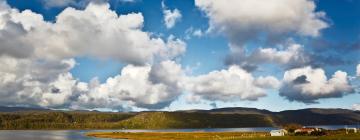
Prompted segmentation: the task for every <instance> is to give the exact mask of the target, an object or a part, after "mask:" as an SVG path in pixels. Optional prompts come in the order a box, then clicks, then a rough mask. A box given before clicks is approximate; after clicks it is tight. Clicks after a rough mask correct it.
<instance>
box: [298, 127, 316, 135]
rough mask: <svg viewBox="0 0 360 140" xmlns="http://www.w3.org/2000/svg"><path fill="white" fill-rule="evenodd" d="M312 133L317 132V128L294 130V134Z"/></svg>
mask: <svg viewBox="0 0 360 140" xmlns="http://www.w3.org/2000/svg"><path fill="white" fill-rule="evenodd" d="M319 130H320V129H319ZM314 131H318V129H317V128H300V129H296V130H295V131H294V132H295V133H308V134H310V133H311V132H314Z"/></svg>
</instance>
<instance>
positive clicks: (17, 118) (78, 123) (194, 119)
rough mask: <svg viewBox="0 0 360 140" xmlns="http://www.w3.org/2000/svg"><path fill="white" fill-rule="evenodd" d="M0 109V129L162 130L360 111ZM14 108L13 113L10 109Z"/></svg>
mask: <svg viewBox="0 0 360 140" xmlns="http://www.w3.org/2000/svg"><path fill="white" fill-rule="evenodd" d="M5 108H6V107H1V108H0V109H1V110H6V111H2V112H1V113H0V129H123V128H125V129H126V128H127V129H130V128H131V129H162V128H235V127H269V126H281V125H284V124H288V123H298V124H302V125H337V124H338V125H344V124H357V123H358V122H360V112H358V111H352V110H345V109H302V110H289V111H282V112H271V111H268V110H259V109H255V108H221V109H213V110H185V111H176V112H136V113H120V112H119V113H113V112H97V111H54V110H47V109H29V108H6V109H5ZM12 109H14V110H12Z"/></svg>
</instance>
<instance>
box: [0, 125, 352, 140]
mask: <svg viewBox="0 0 360 140" xmlns="http://www.w3.org/2000/svg"><path fill="white" fill-rule="evenodd" d="M314 127H321V128H325V129H329V130H334V129H340V128H345V127H357V126H356V125H347V126H345V125H326V126H314ZM274 129H277V128H274V127H254V128H207V129H158V130H140V129H137V130H47V131H45V130H0V140H74V139H75V140H78V139H80V140H109V139H97V138H91V137H86V136H85V133H88V132H112V131H118V132H270V131H271V130H274Z"/></svg>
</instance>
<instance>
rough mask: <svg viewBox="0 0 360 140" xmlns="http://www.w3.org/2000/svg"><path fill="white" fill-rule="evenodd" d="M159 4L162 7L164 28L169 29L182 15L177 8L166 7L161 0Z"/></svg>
mask: <svg viewBox="0 0 360 140" xmlns="http://www.w3.org/2000/svg"><path fill="white" fill-rule="evenodd" d="M161 6H162V9H163V14H164V23H165V26H166V28H168V29H170V28H172V27H174V26H175V24H176V22H178V21H180V19H181V17H182V15H181V13H180V11H179V10H178V9H174V10H170V9H168V8H167V7H166V5H165V3H164V1H162V3H161Z"/></svg>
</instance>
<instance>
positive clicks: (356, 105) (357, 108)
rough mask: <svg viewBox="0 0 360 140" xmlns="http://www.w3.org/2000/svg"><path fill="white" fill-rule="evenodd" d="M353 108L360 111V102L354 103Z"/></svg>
mask: <svg viewBox="0 0 360 140" xmlns="http://www.w3.org/2000/svg"><path fill="white" fill-rule="evenodd" d="M352 109H353V110H358V111H360V104H353V105H352Z"/></svg>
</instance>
